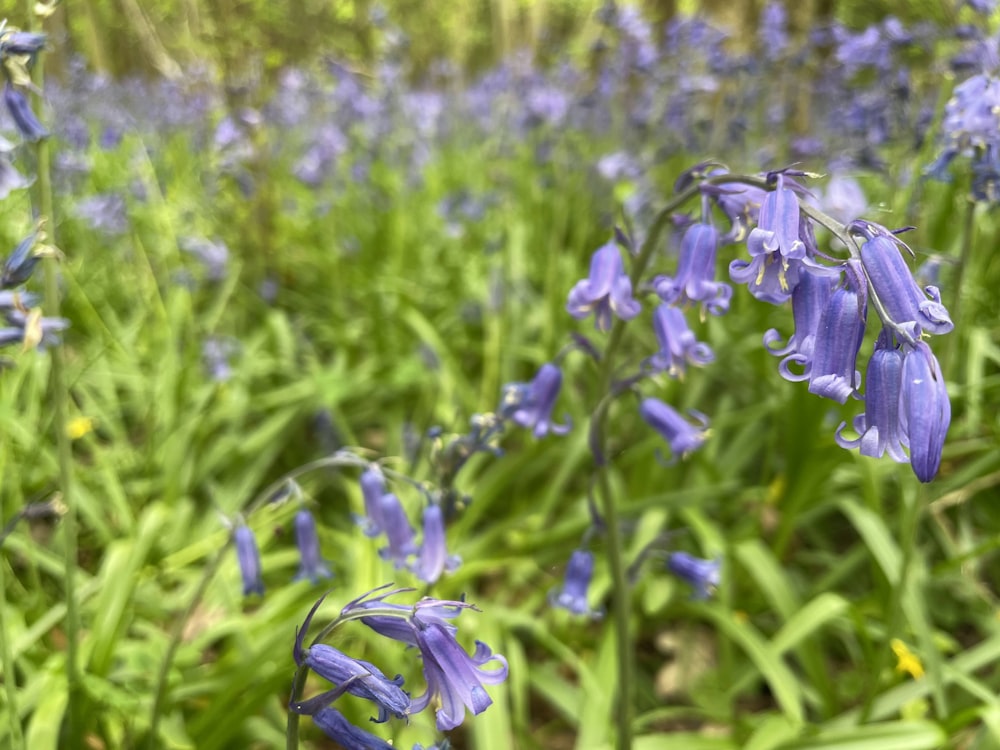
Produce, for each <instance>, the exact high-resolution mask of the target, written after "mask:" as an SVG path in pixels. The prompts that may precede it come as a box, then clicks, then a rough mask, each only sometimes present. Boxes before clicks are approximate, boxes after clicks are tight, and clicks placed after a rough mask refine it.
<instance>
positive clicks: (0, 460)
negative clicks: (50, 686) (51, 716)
mask: <svg viewBox="0 0 1000 750" xmlns="http://www.w3.org/2000/svg"><path fill="white" fill-rule="evenodd" d="M6 459H7V454H6V451H3V450H0V487H2V486H4V485H3V482H2V478H3V476H4V462H5V461H6ZM3 497H4V494H3V492H0V518H6V516H7V514H6V513H5V512H4V508H3V502H2V498H3ZM0 549H2V546H0ZM6 612H7V566H6V563H5V562H4V560H3V558H2V557H0V658H2V659H3V684H4V692H5V693H6V696H7V718H8V720H9V723H10V747H11V750H17V749H18V748H20V750H26V748H25V745H24V733H23V732H22V731H21V713H20V711H18V708H17V675H16V673H15V670H16V666H15V664H14V652H13V650H12V649H11V645H10V640H9V639H8V638H7V618H6Z"/></svg>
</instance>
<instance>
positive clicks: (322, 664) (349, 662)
mask: <svg viewBox="0 0 1000 750" xmlns="http://www.w3.org/2000/svg"><path fill="white" fill-rule="evenodd" d="M305 630H306V628H305V627H303V628H302V629H301V630H300V631H299V637H298V639H296V643H295V663H296V664H298V665H299V666H300V667H303V666H304V667H308V668H309V669H311V670H312V671H313V672H315V673H316V674H318V675H319V676H320V677H322V678H323V679H324V680H327V681H328V682H332V683H333V684H334V685H337V686H343V685H344V684H345V683H348V681H349V684H347V685H346V687H345V688H344V689H345V691H346V692H348V693H350V694H351V695H355V696H357V697H359V698H364V699H365V700H368V701H371V702H372V703H374V704H375V705H376V706H378V710H379V713H378V718H377V719H375V721H376V722H378V723H381V722H384V721H386V720H387V719H388V718H389V716H390V715H392V716H395V717H397V718H400V719H401V718H403V717H405V716H406V715H407V714H409V713H410V696H409V695H407V694H406V693H405V692H404V691H403V688H402V684H403V678H402V677H401V676H399V675H397V676H396V678H395V679H392V680H390V679H389V678H388V677H386V676H385V675H384V674H383V673H382V671H381V670H380V669H379V668H378V667H376V666H375V665H374V664H371V663H370V662H367V661H363V660H361V659H353V658H351V657H350V656H348V655H347V654H345V653H343V652H342V651H339V650H337V649H335V648H334V647H333V646H327V645H326V644H325V643H317V644H316V645H314V646H310V647H309V648H306V649H303V648H302V643H301V638H302V634H303V633H304V632H305ZM324 700H326V702H329V698H328V697H327V695H326V694H323V695H321V696H317V697H316V698H314V699H311V700H310V701H305V702H303V703H300V704H298V706H295V707H293V710H294V709H295V708H298V709H299V711H300V712H302V713H308V712H309V709H310V707H311V706H312V705H315V704H316V703H322V702H323V701H324Z"/></svg>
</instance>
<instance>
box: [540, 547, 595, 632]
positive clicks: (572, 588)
mask: <svg viewBox="0 0 1000 750" xmlns="http://www.w3.org/2000/svg"><path fill="white" fill-rule="evenodd" d="M593 575H594V553H593V552H590V551H589V550H585V549H577V550H573V554H572V555H570V558H569V564H568V565H567V566H566V579H565V581H564V582H563V586H562V588H561V589H560V590H559V591H558V592H556V591H553V592H552V593H551V594H550V595H549V604H550V605H552V606H553V607H561V608H562V609H567V610H569V611H570V612H572V613H573V614H574V615H591V616H594V615H596V614H598V613H597V612H595V611H594V610H592V609H591V608H590V605H589V604H587V589H588V588H589V587H590V579H591V578H592V577H593Z"/></svg>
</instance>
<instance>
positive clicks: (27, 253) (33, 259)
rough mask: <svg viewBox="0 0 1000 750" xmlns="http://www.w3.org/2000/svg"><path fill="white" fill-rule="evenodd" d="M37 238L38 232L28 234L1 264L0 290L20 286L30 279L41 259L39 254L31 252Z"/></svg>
mask: <svg viewBox="0 0 1000 750" xmlns="http://www.w3.org/2000/svg"><path fill="white" fill-rule="evenodd" d="M37 236H38V232H32V233H31V234H29V235H28V236H27V237H25V238H24V239H23V240H21V241H20V242H19V243H18V245H17V247H15V248H14V252H12V253H11V254H10V257H9V258H7V260H6V262H5V263H4V264H3V272H2V273H0V289H8V288H10V287H15V286H20V285H21V284H23V283H24V282H26V281H27V280H28V279H30V278H31V274H32V273H33V272H34V270H35V266H37V265H38V261H39V260H40V259H41V257H42V254H41V253H33V252H31V250H32V248H33V247H34V245H35V238H36V237H37Z"/></svg>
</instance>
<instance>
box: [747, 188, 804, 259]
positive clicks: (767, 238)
mask: <svg viewBox="0 0 1000 750" xmlns="http://www.w3.org/2000/svg"><path fill="white" fill-rule="evenodd" d="M799 214H800V209H799V199H798V198H797V197H796V195H795V192H794V191H793V190H791V189H790V188H786V187H785V183H784V175H782V174H779V175H778V176H777V185H776V187H775V188H774V190H772V191H771V192H770V193H768V194H767V195H766V196H765V198H764V202H763V203H762V204H761V207H760V218H759V219H758V220H757V226H756V227H755V228H754V229H752V230H750V236H749V237H747V249H748V250H749V251H750V255H752V256H754V257H757V256H759V255H763V254H770V255H774V254H776V253H777V254H780V255H781V262H782V263H783V264H787V261H789V260H801V259H802V258H804V257H806V246H805V243H804V242H802V240H801V239H799Z"/></svg>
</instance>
